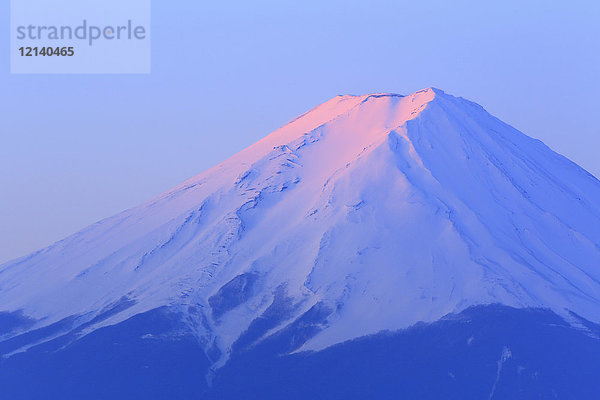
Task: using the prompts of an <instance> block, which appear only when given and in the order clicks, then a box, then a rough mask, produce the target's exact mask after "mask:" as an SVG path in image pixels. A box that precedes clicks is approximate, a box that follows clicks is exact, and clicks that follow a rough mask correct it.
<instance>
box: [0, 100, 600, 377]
mask: <svg viewBox="0 0 600 400" xmlns="http://www.w3.org/2000/svg"><path fill="white" fill-rule="evenodd" d="M599 265H600V183H599V182H598V180H596V179H595V178H594V177H593V176H591V175H590V174H588V173H587V172H585V171H584V170H583V169H581V168H580V167H578V166H577V165H575V164H574V163H572V162H570V161H569V160H567V159H566V158H564V157H562V156H560V155H558V154H556V153H554V152H553V151H551V150H550V149H548V148H547V147H546V146H545V145H543V144H542V143H541V142H539V141H537V140H533V139H531V138H529V137H527V136H525V135H523V134H522V133H520V132H518V131H517V130H515V129H514V128H512V127H510V126H508V125H506V124H504V123H503V122H501V121H499V120H498V119H496V118H494V117H492V116H491V115H489V114H488V113H487V112H486V111H485V110H484V109H483V108H481V107H480V106H478V105H476V104H474V103H471V102H469V101H467V100H464V99H461V98H456V97H453V96H450V95H447V94H445V93H444V92H442V91H440V90H438V89H426V90H423V91H419V92H417V93H414V94H412V95H409V96H400V95H394V94H373V95H366V96H338V97H336V98H334V99H332V100H330V101H328V102H326V103H324V104H322V105H320V106H318V107H317V108H315V109H313V110H311V111H309V112H308V113H306V114H304V115H303V116H301V117H299V118H298V119H296V120H294V121H292V122H291V123H289V124H288V125H286V126H284V127H282V128H281V129H279V130H277V131H275V132H274V133H272V134H271V135H269V136H267V137H266V138H265V139H263V140H261V141H259V142H258V143H256V144H255V145H253V146H251V147H249V148H248V149H246V150H244V151H242V152H241V153H239V154H237V155H235V156H234V157H232V158H230V159H228V160H227V161H225V162H223V163H221V164H219V165H217V166H216V167H214V168H212V169H210V170H208V171H206V172H204V173H202V174H200V175H198V176H197V177H194V178H192V179H190V180H188V181H186V182H184V183H183V184H181V185H179V186H177V187H175V188H174V189H172V190H170V191H168V192H166V193H164V194H162V195H160V196H158V197H156V198H154V199H152V200H151V201H149V202H147V203H145V204H142V205H140V206H139V207H136V208H134V209H131V210H128V211H125V212H123V213H121V214H119V215H117V216H114V217H111V218H108V219H106V220H103V221H101V222H98V223H97V224H94V225H92V226H90V227H88V228H87V229H85V230H83V231H81V232H79V233H77V234H75V235H73V236H71V237H69V238H67V239H65V240H63V241H61V242H58V243H57V244H55V245H53V246H51V247H49V248H47V249H44V250H41V251H39V252H37V253H34V254H32V255H30V256H28V257H25V258H22V259H18V260H15V261H13V262H10V263H8V264H4V265H3V266H1V267H0V311H3V312H4V314H0V317H2V315H4V318H5V320H6V321H9V320H10V321H11V322H10V323H8V322H6V323H5V324H4V326H5V327H4V329H0V341H2V343H0V345H3V347H0V349H2V354H4V356H5V357H10V356H13V355H16V354H19V353H22V352H23V351H26V350H28V349H31V348H32V347H35V346H39V345H40V344H43V343H47V342H49V341H52V340H54V339H57V338H65V343H64V346H69V344H72V343H74V342H76V340H77V339H80V338H82V337H85V335H88V334H90V333H91V332H94V331H96V330H98V329H100V328H103V327H106V326H111V325H116V324H119V323H121V322H123V321H125V320H127V319H129V318H131V317H132V316H135V315H141V314H142V313H146V312H150V311H151V310H155V309H158V308H160V307H164V306H167V307H168V308H169V309H170V310H171V311H172V312H176V313H177V315H179V316H180V318H181V320H182V321H183V323H184V325H185V326H186V327H187V329H189V330H190V332H192V336H193V337H194V338H195V339H196V340H197V341H198V343H199V344H200V346H201V348H202V350H203V351H204V353H205V354H206V357H207V359H208V360H209V361H208V362H209V364H211V365H212V368H213V369H218V368H220V367H222V366H224V365H225V364H226V363H227V360H229V359H230V357H231V354H233V353H235V350H236V349H237V350H239V349H243V348H249V347H251V346H252V345H255V344H257V343H259V342H261V340H265V339H266V338H268V337H272V336H273V335H276V334H277V333H281V332H284V331H285V330H286V329H289V328H290V327H293V326H299V325H301V326H303V327H305V328H306V326H308V327H309V328H310V329H305V330H304V331H303V332H304V333H303V334H302V335H300V336H296V337H295V339H294V341H293V343H292V345H291V346H290V347H289V348H287V351H288V352H294V351H298V350H321V349H324V348H326V347H328V346H331V345H334V344H338V343H341V342H344V341H347V340H350V339H354V338H358V337H361V336H365V335H370V334H375V333H378V332H380V331H384V330H389V331H395V330H399V329H403V328H407V327H410V326H412V325H414V324H415V323H417V322H421V321H423V322H434V321H437V320H439V319H440V318H442V317H444V316H445V315H447V314H451V313H460V312H462V311H464V310H466V309H467V308H469V307H471V306H476V305H486V304H492V303H499V304H502V305H505V306H510V307H516V308H548V309H550V310H552V311H553V312H555V313H556V314H558V315H560V316H561V317H562V318H564V319H566V320H567V321H568V322H569V323H570V324H572V325H574V326H579V327H582V326H583V324H585V323H587V322H586V321H588V320H589V321H592V322H595V323H597V322H599V321H600V303H599V301H600V268H598V266H599ZM1 321H2V319H1V318H0V322H1ZM303 321H310V323H308V322H307V323H305V324H304V325H302V323H303ZM294 324H295V325H294ZM0 326H2V324H1V323H0Z"/></svg>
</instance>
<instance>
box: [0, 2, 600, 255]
mask: <svg viewBox="0 0 600 400" xmlns="http://www.w3.org/2000/svg"><path fill="white" fill-rule="evenodd" d="M284 3H285V2H282V1H252V2H247V1H243V2H242V1H230V2H212V3H211V4H205V3H204V2H197V1H183V0H169V1H166V0H153V15H152V19H153V25H152V40H153V42H152V51H153V56H152V57H153V60H152V74H151V75H138V76H135V75H129V76H127V75H10V74H9V57H8V55H9V49H8V47H9V38H8V33H7V32H8V30H7V29H4V32H5V34H6V37H5V39H4V40H2V41H0V54H4V56H3V57H2V58H1V59H0V60H2V65H1V71H0V88H1V89H2V91H1V93H0V110H2V111H1V117H2V121H1V122H0V123H1V125H0V139H1V141H0V187H1V188H2V191H1V192H0V194H1V195H0V262H2V261H6V260H8V259H10V258H14V257H17V256H21V255H25V254H27V253H29V252H31V251H33V250H36V249H38V248H40V247H42V246H45V245H48V244H50V243H52V242H53V241H55V240H58V239H61V238H62V237H64V236H66V235H68V234H70V233H73V232H75V231H77V230H78V229H80V228H82V227H84V226H86V225H88V224H90V223H92V222H95V221H96V220H98V219H101V218H103V217H107V216H110V215H112V214H115V213H117V212H119V211H121V210H123V209H126V208H129V207H132V206H134V205H136V204H138V203H140V202H142V201H144V200H146V199H148V198H150V197H152V196H154V195H156V194H158V193H160V192H161V191H163V190H165V189H168V188H169V187H171V186H173V185H175V184H177V183H179V182H180V181H182V180H184V179H186V178H188V177H190V176H193V175H195V174H197V173H199V172H201V171H203V170H204V169H206V168H208V167H210V166H212V165H214V164H215V163H217V162H219V161H222V160H223V159H225V158H226V157H228V156H230V155H232V154H234V153H235V152H237V151H239V150H241V149H243V148H244V147H246V146H248V145H250V144H251V143H253V142H254V141H256V140H258V139H260V138H261V137H263V136H265V135H266V134H268V133H269V132H271V131H273V130H274V129H276V128H278V127H279V126H280V125H282V124H284V123H286V122H287V121H288V120H290V119H292V118H294V117H295V116H297V115H298V114H300V113H302V112H304V111H306V110H307V109H310V108H312V107H313V106H315V105H317V104H318V103H321V102H323V101H325V100H327V99H329V98H331V97H333V96H335V95H337V94H346V93H349V94H364V93H369V92H397V93H411V92H413V91H416V90H419V89H421V88H424V87H428V86H436V87H439V88H441V89H444V90H445V91H446V92H448V93H451V94H454V95H459V96H463V97H466V98H468V99H471V100H474V101H476V102H478V103H480V104H481V105H483V106H484V107H485V108H486V109H487V110H488V111H490V112H492V113H493V114H495V115H496V116H498V117H499V118H501V119H503V120H504V121H506V122H508V123H510V124H512V125H514V126H515V127H517V128H518V129H520V130H522V131H523V132H525V133H527V134H529V135H530V136H534V137H536V138H539V139H541V140H543V141H544V142H545V143H547V144H548V145H549V146H551V147H552V148H553V149H555V150H556V151H558V152H560V153H562V154H564V155H566V156H568V157H570V158H571V159H572V160H574V161H576V162H577V163H579V164H580V165H582V166H583V167H584V168H586V169H587V170H588V171H590V172H591V173H593V174H595V175H596V176H600V157H598V149H599V148H600V126H599V124H598V122H597V118H598V109H599V108H600V107H599V106H600V102H599V100H598V93H599V92H600V78H599V73H600V44H599V43H600V42H599V38H600V5H598V3H597V2H595V1H591V0H590V1H569V2H566V1H565V2H561V1H552V2H548V1H526V2H522V1H502V2H500V1H497V2H493V3H494V4H492V2H482V1H452V2H448V1H415V0H413V1H410V2H404V1H377V0H375V1H372V0H370V1H364V0H363V1H330V2H327V1H302V2H294V4H293V5H292V4H284ZM0 16H1V17H2V21H5V23H6V24H7V23H8V19H9V9H8V2H2V5H1V6H0ZM5 28H6V27H5Z"/></svg>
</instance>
